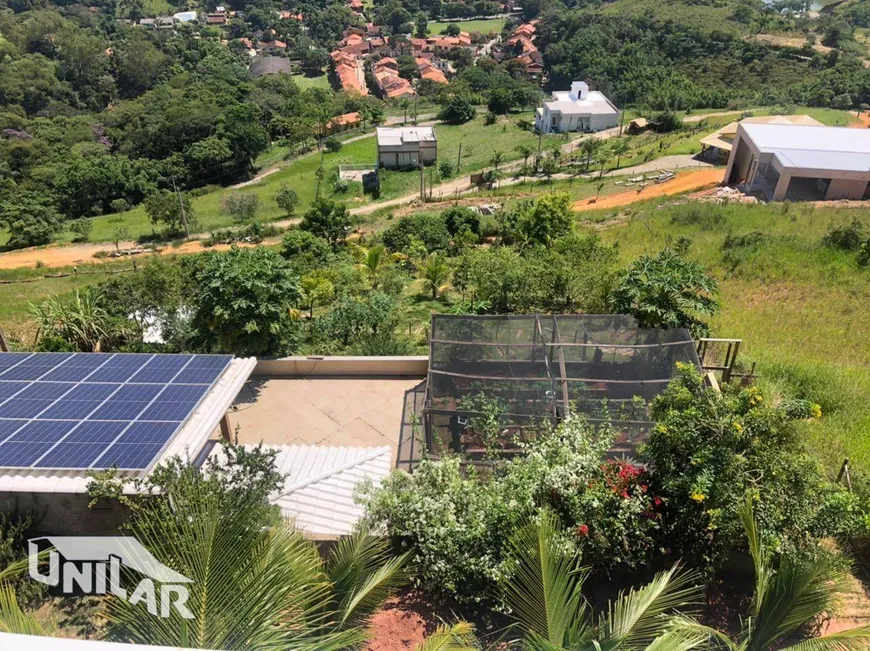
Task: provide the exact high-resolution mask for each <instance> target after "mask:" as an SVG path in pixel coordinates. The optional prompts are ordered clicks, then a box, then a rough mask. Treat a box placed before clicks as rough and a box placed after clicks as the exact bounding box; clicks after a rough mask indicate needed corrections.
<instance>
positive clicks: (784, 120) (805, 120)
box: [633, 115, 823, 149]
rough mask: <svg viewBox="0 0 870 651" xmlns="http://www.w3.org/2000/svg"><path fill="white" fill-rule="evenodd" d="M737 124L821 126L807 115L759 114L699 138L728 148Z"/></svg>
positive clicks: (715, 145) (731, 123)
mask: <svg viewBox="0 0 870 651" xmlns="http://www.w3.org/2000/svg"><path fill="white" fill-rule="evenodd" d="M633 122H634V120H633ZM644 124H646V121H644ZM738 124H803V125H814V126H823V125H822V123H821V122H819V121H818V120H816V119H814V118H811V117H810V116H809V115H759V116H755V117H748V118H744V119H743V120H740V121H735V122H730V123H729V124H726V125H725V126H724V127H722V128H721V129H718V130H716V131H714V132H713V133H711V134H710V135H709V136H705V137H704V138H701V143H702V144H704V145H707V146H708V147H720V148H725V149H730V147H731V145H732V144H733V143H734V137H735V136H736V135H737V125H738Z"/></svg>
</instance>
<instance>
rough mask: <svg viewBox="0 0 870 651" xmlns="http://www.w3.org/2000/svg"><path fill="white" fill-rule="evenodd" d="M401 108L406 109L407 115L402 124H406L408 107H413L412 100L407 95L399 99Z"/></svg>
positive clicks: (406, 114) (406, 113)
mask: <svg viewBox="0 0 870 651" xmlns="http://www.w3.org/2000/svg"><path fill="white" fill-rule="evenodd" d="M399 108H400V109H402V111H404V113H405V115H404V117H403V118H402V124H405V123H406V122H407V121H408V109H409V108H411V102H410V100H409V99H408V98H407V97H403V98H402V99H400V100H399Z"/></svg>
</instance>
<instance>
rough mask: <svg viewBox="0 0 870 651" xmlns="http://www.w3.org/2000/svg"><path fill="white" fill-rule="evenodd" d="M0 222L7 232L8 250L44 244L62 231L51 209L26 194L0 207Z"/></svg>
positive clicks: (42, 200) (49, 206)
mask: <svg viewBox="0 0 870 651" xmlns="http://www.w3.org/2000/svg"><path fill="white" fill-rule="evenodd" d="M0 223H2V224H3V225H5V226H6V228H7V229H8V230H9V241H8V242H7V243H6V246H8V247H9V248H12V249H17V248H22V247H25V246H40V245H42V244H48V243H50V242H51V240H52V238H53V237H54V236H55V234H57V233H59V232H60V230H61V228H62V225H61V219H60V215H59V214H58V213H57V210H56V209H55V208H54V206H53V205H51V204H50V203H48V202H47V201H45V200H44V199H40V198H38V197H36V196H35V195H32V194H30V193H19V194H18V195H17V196H15V197H14V198H12V199H10V200H8V201H5V202H3V203H2V204H0Z"/></svg>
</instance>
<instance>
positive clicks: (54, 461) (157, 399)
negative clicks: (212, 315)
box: [0, 353, 233, 471]
mask: <svg viewBox="0 0 870 651" xmlns="http://www.w3.org/2000/svg"><path fill="white" fill-rule="evenodd" d="M6 355H10V356H14V357H6ZM232 359H233V357H232V355H161V354H153V355H152V354H138V353H116V354H105V355H103V354H99V353H2V354H0V468H5V469H15V470H21V469H25V468H31V469H34V470H40V471H42V470H59V471H65V470H86V469H96V468H107V467H110V466H112V465H113V464H117V467H118V469H119V470H131V471H147V470H150V468H151V467H152V466H153V465H154V464H155V463H156V461H157V459H158V458H159V456H160V454H162V453H163V451H164V450H165V449H166V448H167V447H168V446H169V444H170V443H171V441H172V440H174V438H175V436H177V434H178V432H179V431H180V429H181V428H182V427H183V426H184V425H185V424H186V423H187V421H188V420H189V419H190V417H191V416H192V415H193V413H195V411H196V410H197V409H198V408H199V406H200V404H201V403H202V401H203V400H204V399H205V397H206V396H207V395H208V393H209V391H210V390H211V388H212V387H213V386H214V384H215V382H216V381H217V380H218V379H219V378H220V377H221V376H222V375H223V373H224V372H225V371H226V369H227V367H228V366H229V364H230V362H231V361H232ZM118 398H121V399H120V400H119V399H118ZM4 405H10V406H9V407H7V410H6V411H4V409H3V407H4ZM21 405H24V406H23V407H22V406H21ZM3 414H7V415H6V416H4V415H3ZM20 414H26V415H27V416H26V417H18V416H16V415H20ZM146 414H147V415H148V418H145V416H146ZM46 423H57V424H56V425H46ZM92 439H96V440H92ZM28 446H29V447H28ZM97 446H100V447H99V448H98V447H97ZM116 446H117V449H115V450H114V451H113V448H116ZM149 454H151V457H150V458H148V459H147V463H146V457H148V455H149ZM10 459H11V460H12V461H13V462H16V463H12V462H10ZM85 463H87V465H85Z"/></svg>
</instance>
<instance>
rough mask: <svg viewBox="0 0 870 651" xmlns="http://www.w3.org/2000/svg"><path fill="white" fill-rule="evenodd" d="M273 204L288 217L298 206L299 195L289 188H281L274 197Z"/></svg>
mask: <svg viewBox="0 0 870 651" xmlns="http://www.w3.org/2000/svg"><path fill="white" fill-rule="evenodd" d="M275 203H277V204H278V207H279V208H280V209H281V210H283V211H284V214H285V215H287V216H288V217H290V216H291V215H293V213H294V212H295V211H296V208H297V206H299V194H298V193H297V192H296V190H294V189H293V188H291V187H288V186H286V185H285V186H282V187H281V189H280V190H278V194H277V195H275Z"/></svg>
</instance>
